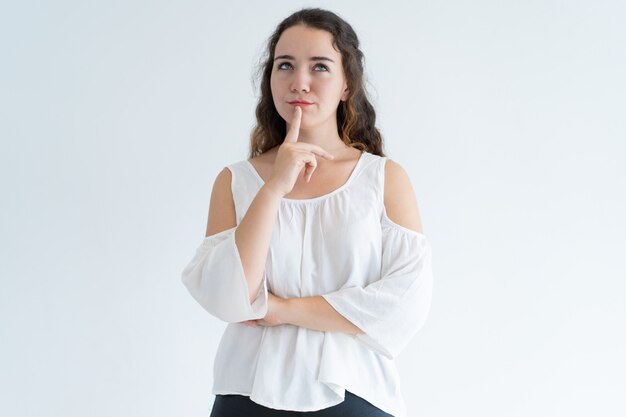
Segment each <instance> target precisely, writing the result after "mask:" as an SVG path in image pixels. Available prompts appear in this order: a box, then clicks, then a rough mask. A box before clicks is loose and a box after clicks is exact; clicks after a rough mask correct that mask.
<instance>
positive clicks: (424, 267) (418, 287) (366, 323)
mask: <svg viewBox="0 0 626 417" xmlns="http://www.w3.org/2000/svg"><path fill="white" fill-rule="evenodd" d="M381 226H382V257H381V278H380V279H379V280H377V281H375V282H373V283H371V284H369V285H367V286H365V287H362V286H352V287H344V288H342V289H340V290H338V291H335V292H332V293H328V294H324V295H323V297H324V298H325V299H326V301H328V303H330V305H331V306H332V307H333V308H334V309H335V310H337V312H339V313H340V314H341V315H342V316H344V317H345V318H346V319H348V320H349V321H350V322H352V323H353V324H354V325H356V326H358V327H359V328H360V329H361V330H363V333H358V334H356V335H355V337H356V339H357V340H358V341H360V342H362V343H363V344H365V345H366V346H367V347H368V348H370V349H372V350H374V351H375V352H377V353H380V354H382V355H384V356H385V357H387V358H389V359H393V358H395V357H397V355H398V354H399V353H400V352H401V351H402V350H403V349H404V347H406V345H407V344H408V343H409V342H410V341H411V339H412V338H413V337H414V336H415V334H416V333H417V332H418V331H419V330H420V329H421V328H422V326H423V325H424V323H425V321H426V318H427V317H428V313H429V311H430V304H431V296H432V286H433V275H432V251H431V246H430V243H429V241H428V239H427V238H426V237H425V236H424V235H423V234H421V233H417V232H415V231H413V230H410V229H407V228H405V227H402V226H400V225H398V224H396V223H393V222H392V221H391V220H389V219H388V218H386V217H385V218H384V219H383V221H382V223H381Z"/></svg>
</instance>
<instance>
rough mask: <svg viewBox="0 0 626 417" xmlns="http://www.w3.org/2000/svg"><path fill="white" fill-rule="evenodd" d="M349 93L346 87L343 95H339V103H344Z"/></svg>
mask: <svg viewBox="0 0 626 417" xmlns="http://www.w3.org/2000/svg"><path fill="white" fill-rule="evenodd" d="M349 93H350V90H348V87H346V88H345V89H344V90H343V94H342V95H341V101H346V100H347V99H348V95H349Z"/></svg>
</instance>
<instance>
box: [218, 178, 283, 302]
mask: <svg viewBox="0 0 626 417" xmlns="http://www.w3.org/2000/svg"><path fill="white" fill-rule="evenodd" d="M231 181H232V176H231V172H230V170H229V169H228V168H224V169H223V170H222V172H220V174H219V175H218V176H217V178H216V180H215V185H214V187H213V191H212V193H211V203H210V208H209V218H208V221H207V230H206V236H211V235H213V234H215V233H218V232H221V231H223V230H226V229H230V228H232V227H234V226H237V223H236V219H235V203H234V201H233V196H232V192H231ZM280 198H281V197H280V195H278V194H276V193H275V192H274V191H273V190H271V189H270V188H268V187H267V186H263V187H261V189H260V190H259V192H258V193H257V195H256V196H255V198H254V199H253V200H252V203H251V204H250V207H249V208H248V211H247V212H246V214H245V215H244V216H243V218H242V219H241V223H240V224H239V226H237V229H236V230H235V243H236V245H237V251H238V252H239V257H240V258H241V263H242V266H243V270H244V275H245V277H246V281H247V284H248V289H249V297H250V302H251V303H252V302H253V301H254V299H255V298H256V297H257V295H258V293H259V290H260V288H261V285H262V284H263V278H264V270H265V262H266V261H267V253H268V251H269V246H270V239H271V237H272V230H273V228H274V223H275V222H276V216H277V213H278V207H279V204H280Z"/></svg>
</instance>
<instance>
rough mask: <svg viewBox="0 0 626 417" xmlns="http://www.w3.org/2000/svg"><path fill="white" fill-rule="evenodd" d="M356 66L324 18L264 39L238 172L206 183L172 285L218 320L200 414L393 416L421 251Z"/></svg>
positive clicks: (421, 304) (424, 258) (420, 279)
mask: <svg viewBox="0 0 626 417" xmlns="http://www.w3.org/2000/svg"><path fill="white" fill-rule="evenodd" d="M362 60H363V54H362V52H361V51H360V50H359V41H358V38H357V36H356V34H355V32H354V30H353V29H352V27H351V26H350V25H349V24H348V23H346V22H345V21H344V20H342V19H341V18H340V17H338V16H337V15H336V14H334V13H332V12H329V11H325V10H321V9H303V10H300V11H298V12H296V13H294V14H292V15H291V16H289V17H287V18H286V19H285V20H284V21H282V22H281V23H280V24H279V25H278V27H277V28H276V30H275V32H274V34H273V35H272V36H271V38H270V39H269V42H268V48H267V60H266V61H265V64H264V66H263V68H262V83H261V97H260V100H259V103H258V105H257V109H256V116H257V123H258V124H257V126H256V127H255V129H254V130H253V132H252V136H251V149H250V155H249V159H245V160H241V161H239V162H236V163H234V164H232V165H229V166H228V167H226V168H224V170H222V171H221V172H220V174H219V175H218V176H217V178H216V180H215V184H214V186H213V191H212V194H211V202H210V207H209V216H208V225H207V230H206V237H205V239H204V241H203V242H202V244H201V245H200V246H199V248H198V249H197V252H196V254H195V256H194V257H193V259H192V260H191V262H190V263H189V264H188V265H187V267H186V268H185V270H184V271H183V273H182V281H183V283H184V284H185V286H186V287H187V289H188V290H189V292H190V293H191V295H192V296H193V297H194V298H195V299H196V300H197V301H198V302H199V303H200V304H201V305H202V307H203V308H205V309H206V310H207V311H208V312H209V313H211V314H212V315H214V316H215V317H217V318H219V319H221V320H223V321H226V322H228V323H229V324H228V326H227V328H226V330H225V332H224V334H223V336H222V339H221V341H220V344H219V348H218V352H217V355H216V358H215V366H214V385H213V394H215V395H216V398H215V403H214V406H213V410H212V413H211V416H212V417H223V416H298V415H301V413H302V412H308V415H311V416H325V417H330V416H339V415H341V416H359V417H362V416H372V417H373V416H395V417H404V416H405V415H406V409H405V403H404V399H403V397H402V393H401V390H400V385H399V378H398V374H397V370H396V368H395V363H394V361H393V359H394V358H395V357H396V356H397V355H398V354H399V353H400V351H401V350H403V348H404V347H405V346H406V345H407V344H408V343H409V341H410V340H411V339H412V337H413V336H414V335H415V333H416V332H417V331H418V330H419V329H420V328H421V327H422V325H423V324H424V321H425V320H426V317H427V315H428V312H429V309H430V299H431V292H432V268H431V248H430V244H429V241H428V240H427V239H426V237H425V236H424V234H423V232H422V228H421V224H420V216H419V211H418V206H417V201H416V198H415V195H414V193H413V189H412V186H411V182H410V180H409V178H408V176H407V174H406V172H405V171H404V169H403V168H402V167H401V166H400V165H399V164H397V163H395V162H393V161H391V160H389V159H388V158H386V157H385V156H384V154H383V150H382V148H383V140H382V137H381V135H380V132H379V130H378V129H377V128H376V127H375V125H374V124H375V119H376V115H375V112H374V109H373V107H372V105H371V104H370V102H369V101H368V99H367V95H366V91H365V89H364V85H363V63H362Z"/></svg>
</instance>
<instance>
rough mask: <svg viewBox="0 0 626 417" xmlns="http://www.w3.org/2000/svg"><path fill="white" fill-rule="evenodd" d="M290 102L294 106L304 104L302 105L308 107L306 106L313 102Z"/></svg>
mask: <svg viewBox="0 0 626 417" xmlns="http://www.w3.org/2000/svg"><path fill="white" fill-rule="evenodd" d="M289 104H291V105H292V106H302V107H306V106H310V105H311V104H313V103H305V102H303V101H292V102H290V103H289Z"/></svg>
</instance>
